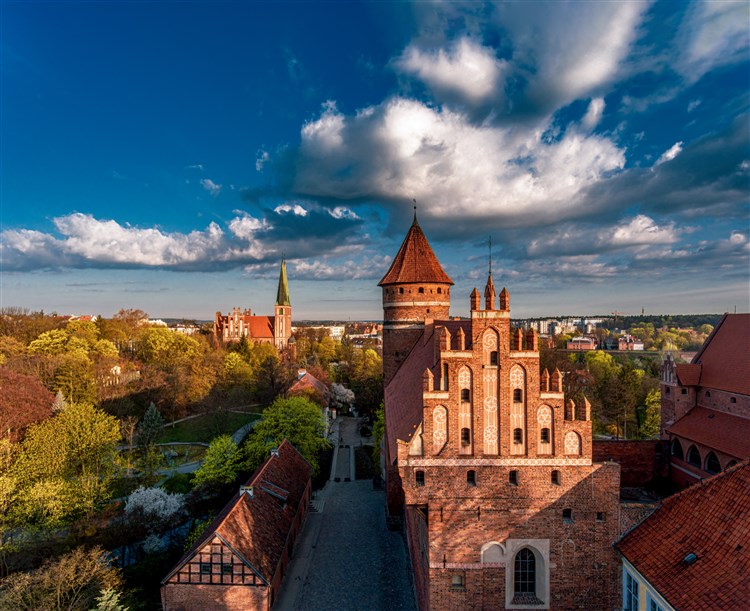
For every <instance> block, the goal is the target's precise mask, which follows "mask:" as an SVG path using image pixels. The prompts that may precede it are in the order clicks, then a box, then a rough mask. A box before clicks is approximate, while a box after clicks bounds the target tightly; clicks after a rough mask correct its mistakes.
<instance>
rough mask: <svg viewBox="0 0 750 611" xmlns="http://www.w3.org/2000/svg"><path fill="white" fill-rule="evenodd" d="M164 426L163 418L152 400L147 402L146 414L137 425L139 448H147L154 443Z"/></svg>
mask: <svg viewBox="0 0 750 611" xmlns="http://www.w3.org/2000/svg"><path fill="white" fill-rule="evenodd" d="M163 427H164V419H163V418H162V417H161V414H160V413H159V410H158V409H157V408H156V405H154V403H153V401H152V402H151V403H150V404H149V406H148V409H147V410H146V414H145V415H144V416H143V420H141V422H140V424H139V425H138V434H137V442H138V445H139V446H140V447H141V448H147V447H149V446H152V445H154V444H155V443H156V440H157V439H159V435H161V430H162V428H163Z"/></svg>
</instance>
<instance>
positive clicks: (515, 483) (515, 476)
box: [508, 470, 518, 486]
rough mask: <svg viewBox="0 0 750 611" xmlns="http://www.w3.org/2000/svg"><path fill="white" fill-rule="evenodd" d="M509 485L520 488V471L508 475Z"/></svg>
mask: <svg viewBox="0 0 750 611" xmlns="http://www.w3.org/2000/svg"><path fill="white" fill-rule="evenodd" d="M508 483H509V484H510V485H511V486H518V471H515V470H513V471H511V472H510V473H508Z"/></svg>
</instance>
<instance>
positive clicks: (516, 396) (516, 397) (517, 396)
mask: <svg viewBox="0 0 750 611" xmlns="http://www.w3.org/2000/svg"><path fill="white" fill-rule="evenodd" d="M522 402H523V391H522V390H521V389H520V388H514V389H513V403H522Z"/></svg>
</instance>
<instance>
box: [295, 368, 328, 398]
mask: <svg viewBox="0 0 750 611" xmlns="http://www.w3.org/2000/svg"><path fill="white" fill-rule="evenodd" d="M307 388H313V389H315V390H316V391H318V392H319V393H320V395H321V396H322V397H323V398H324V399H326V400H327V399H328V397H329V395H330V394H331V392H330V391H329V390H328V386H326V385H325V384H324V383H323V382H321V381H320V380H319V379H318V378H316V377H315V376H314V375H312V374H311V373H310V372H309V371H305V373H304V374H303V375H302V376H301V377H298V378H297V381H296V382H295V383H294V384H293V385H292V387H291V388H290V389H289V390H288V393H289V394H294V393H295V392H298V391H301V390H305V389H307Z"/></svg>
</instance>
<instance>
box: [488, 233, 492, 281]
mask: <svg viewBox="0 0 750 611" xmlns="http://www.w3.org/2000/svg"><path fill="white" fill-rule="evenodd" d="M489 251H490V276H491V275H492V236H490V240H489Z"/></svg>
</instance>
